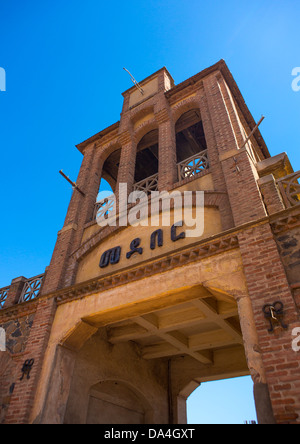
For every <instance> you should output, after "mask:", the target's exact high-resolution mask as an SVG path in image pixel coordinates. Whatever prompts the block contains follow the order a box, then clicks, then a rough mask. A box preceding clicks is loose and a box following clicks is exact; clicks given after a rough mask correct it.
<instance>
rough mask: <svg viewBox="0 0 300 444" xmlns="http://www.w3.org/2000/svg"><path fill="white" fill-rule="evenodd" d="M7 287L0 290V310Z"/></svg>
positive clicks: (5, 296)
mask: <svg viewBox="0 0 300 444" xmlns="http://www.w3.org/2000/svg"><path fill="white" fill-rule="evenodd" d="M8 290H9V287H4V288H0V309H1V308H3V305H4V303H5V301H6V298H7V294H8Z"/></svg>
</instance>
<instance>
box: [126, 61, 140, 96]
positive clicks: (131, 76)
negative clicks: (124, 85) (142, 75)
mask: <svg viewBox="0 0 300 444" xmlns="http://www.w3.org/2000/svg"><path fill="white" fill-rule="evenodd" d="M123 69H124V71H126V72H128V74H129V75H130V78H131V80H132V82H133V84H134V85H135V86H136V87H137V89H138V90H139V91H140V93H141V94H142V95H143V94H144V90H143V88H142V87H141V85H140V84H139V83H138V82H137V81H136V80H135V78H134V77H133V75H132V74H130V72H129V71H128V69H126V68H123Z"/></svg>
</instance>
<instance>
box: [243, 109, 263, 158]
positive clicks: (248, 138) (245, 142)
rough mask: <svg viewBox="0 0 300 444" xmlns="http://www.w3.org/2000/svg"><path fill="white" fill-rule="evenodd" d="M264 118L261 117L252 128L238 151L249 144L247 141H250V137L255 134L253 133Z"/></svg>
mask: <svg viewBox="0 0 300 444" xmlns="http://www.w3.org/2000/svg"><path fill="white" fill-rule="evenodd" d="M264 118H265V117H264V116H262V117H261V119H260V121H259V122H258V123H257V124H256V125H255V127H254V128H253V130H252V131H251V133H250V134H249V136H248V137H247V139H246V140H245V141H244V143H243V145H242V146H240V150H241V149H242V148H244V146H245V145H246V144H247V143H248V142H249V140H250V139H251V137H252V136H253V134H254V133H255V131H256V130H257V129H258V127H259V125H260V124H261V123H262V121H263V120H264Z"/></svg>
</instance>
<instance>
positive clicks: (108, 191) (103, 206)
mask: <svg viewBox="0 0 300 444" xmlns="http://www.w3.org/2000/svg"><path fill="white" fill-rule="evenodd" d="M120 158H121V148H119V149H117V150H116V151H114V152H113V153H111V154H110V155H109V156H108V158H107V159H106V161H105V162H104V164H103V168H102V175H101V181H100V187H99V193H98V195H97V200H96V204H95V208H94V215H93V218H94V220H95V219H96V220H97V219H98V218H100V219H101V218H102V217H108V216H109V214H110V213H111V212H112V211H113V209H114V204H115V202H114V199H112V198H110V196H112V194H114V193H115V191H116V185H117V180H118V172H119V164H120Z"/></svg>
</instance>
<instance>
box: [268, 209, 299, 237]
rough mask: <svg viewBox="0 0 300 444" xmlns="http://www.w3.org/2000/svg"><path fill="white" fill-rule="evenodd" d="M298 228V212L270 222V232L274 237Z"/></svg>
mask: <svg viewBox="0 0 300 444" xmlns="http://www.w3.org/2000/svg"><path fill="white" fill-rule="evenodd" d="M298 210H300V207H298ZM299 226H300V212H298V214H288V215H287V216H286V217H283V218H280V219H278V220H276V221H275V222H271V227H272V231H273V233H274V234H276V235H277V234H280V233H283V232H284V231H288V230H291V229H292V228H296V227H299Z"/></svg>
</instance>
